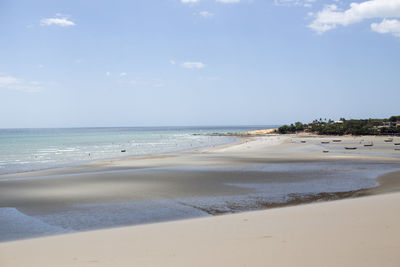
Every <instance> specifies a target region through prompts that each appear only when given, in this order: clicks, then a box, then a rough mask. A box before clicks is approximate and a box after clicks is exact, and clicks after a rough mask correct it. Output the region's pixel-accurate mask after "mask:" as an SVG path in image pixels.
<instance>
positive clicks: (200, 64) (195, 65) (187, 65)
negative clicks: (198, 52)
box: [181, 62, 206, 69]
mask: <svg viewBox="0 0 400 267" xmlns="http://www.w3.org/2000/svg"><path fill="white" fill-rule="evenodd" d="M181 66H182V67H183V68H185V69H202V68H204V67H205V66H206V65H205V64H204V63H203V62H183V63H182V65H181Z"/></svg>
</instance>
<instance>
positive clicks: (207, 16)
mask: <svg viewBox="0 0 400 267" xmlns="http://www.w3.org/2000/svg"><path fill="white" fill-rule="evenodd" d="M199 15H200V16H202V17H203V18H212V17H214V15H215V14H214V13H211V12H208V11H200V12H199Z"/></svg>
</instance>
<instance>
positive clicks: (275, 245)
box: [0, 135, 400, 266]
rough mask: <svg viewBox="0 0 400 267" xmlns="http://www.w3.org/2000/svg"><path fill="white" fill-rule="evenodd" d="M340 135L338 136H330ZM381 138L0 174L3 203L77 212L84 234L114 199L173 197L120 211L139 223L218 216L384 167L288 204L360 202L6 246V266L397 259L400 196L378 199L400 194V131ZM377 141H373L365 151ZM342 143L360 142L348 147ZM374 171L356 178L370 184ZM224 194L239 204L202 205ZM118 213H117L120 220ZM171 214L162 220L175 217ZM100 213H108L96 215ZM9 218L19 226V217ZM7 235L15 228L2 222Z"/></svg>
mask: <svg viewBox="0 0 400 267" xmlns="http://www.w3.org/2000/svg"><path fill="white" fill-rule="evenodd" d="M337 139H340V140H341V142H333V140H337ZM384 139H385V138H384V137H373V136H372V137H371V136H369V137H330V136H325V137H321V136H299V135H286V136H279V135H275V136H274V135H271V136H265V137H251V138H245V139H242V141H241V143H240V144H237V145H230V146H224V147H216V148H207V149H202V150H197V151H189V152H184V153H179V154H173V155H162V156H153V157H146V158H140V159H117V160H107V161H101V162H95V163H93V164H89V165H85V166H77V167H70V168H63V169H53V170H43V171H37V172H30V173H22V174H13V175H3V176H0V208H8V207H12V208H15V209H16V210H18V211H19V212H22V213H23V214H25V215H27V216H33V217H35V218H40V219H41V220H44V221H46V219H49V218H52V216H53V215H54V214H60V212H61V213H62V216H59V217H57V218H58V219H59V220H62V221H61V222H60V221H55V220H54V218H53V219H52V220H50V223H52V224H57V223H58V224H59V225H63V223H64V224H66V225H67V226H68V225H69V223H70V222H69V221H68V220H69V219H70V218H71V216H70V215H71V214H74V212H77V211H81V212H82V213H81V214H82V220H83V221H85V222H86V223H87V224H88V226H87V228H85V227H86V226H85V227H83V228H81V229H80V230H82V229H83V230H84V229H92V228H93V227H92V222H97V221H99V219H98V217H94V218H95V220H94V221H91V219H93V218H91V217H85V216H86V213H88V211H89V213H90V212H91V210H95V208H99V207H101V209H100V214H101V213H102V211H106V212H110V211H113V210H114V209H117V210H118V209H120V208H121V207H120V206H118V205H120V204H119V203H133V204H135V205H136V204H137V203H153V204H154V203H156V204H157V203H166V202H167V203H170V204H171V203H172V204H173V205H176V206H173V208H172V209H171V210H168V209H166V207H167V206H168V205H170V204H167V206H162V205H161V207H158V208H159V209H158V210H153V206H149V207H151V208H150V209H147V210H144V209H139V210H124V209H122V211H123V212H124V213H125V214H128V213H129V214H130V213H132V214H134V215H135V216H134V217H135V218H136V217H137V216H139V215H141V214H142V213H143V212H151V211H154V212H155V213H157V214H158V213H163V212H164V213H166V214H167V215H168V213H173V212H176V210H179V209H181V208H182V212H183V213H185V212H186V213H189V214H191V215H190V216H189V217H193V216H202V215H201V214H197V213H196V212H200V213H201V212H203V213H204V212H205V213H208V214H219V213H224V212H236V211H243V210H251V209H259V208H262V207H276V206H280V204H276V203H275V202H269V200H265V199H261V200H258V199H257V200H256V202H255V203H256V204H257V205H258V206H254V203H247V202H246V200H247V198H248V196H249V195H251V196H252V197H253V198H254V196H257V194H256V193H257V190H261V189H260V188H262V187H263V186H264V187H265V188H267V189H268V188H269V187H271V186H272V185H274V186H276V185H280V186H282V184H287V185H288V186H289V187H290V188H291V190H292V189H293V188H292V187H293V185H299V186H300V187H299V188H295V191H296V190H300V189H301V190H303V189H302V188H304V187H306V188H307V187H308V186H315V184H318V182H321V181H322V185H324V184H325V183H326V184H327V185H328V186H329V188H331V187H332V186H333V188H334V189H335V188H339V189H340V185H341V182H339V183H336V184H335V183H332V181H342V180H343V181H346V179H348V178H349V177H353V176H354V177H356V178H357V177H358V176H357V175H359V176H360V175H361V176H362V175H367V176H368V175H369V176H371V177H372V178H374V177H376V176H378V175H379V174H382V173H387V174H384V175H382V176H380V178H379V179H378V181H379V183H380V184H381V185H380V186H379V187H376V188H373V189H362V190H353V191H350V192H340V193H339V194H336V193H335V190H333V191H332V190H331V191H330V192H331V193H329V194H324V193H321V194H320V195H306V196H305V197H304V195H302V194H298V195H299V196H300V197H299V198H296V197H297V195H296V196H295V197H294V202H291V203H289V204H299V203H307V202H310V201H315V200H326V199H336V198H338V197H339V198H342V197H353V196H367V197H364V198H359V199H351V200H341V201H334V202H330V203H321V204H310V205H303V206H296V207H289V208H278V209H271V210H266V211H256V212H248V213H242V214H235V215H226V216H217V217H211V218H201V219H191V220H182V221H176V222H167V223H159V224H148V225H139V226H133V227H127V228H117V229H111V230H100V231H93V232H85V233H77V234H68V235H61V236H54V237H42V238H38V239H31V240H23V241H14V242H4V243H0V266H88V265H94V264H97V265H99V266H204V265H213V266H221V265H224V266H225V265H233V266H265V265H271V266H338V265H344V266H377V265H378V264H379V265H382V266H399V265H400V260H399V256H398V255H399V254H398V253H396V252H398V251H399V248H400V247H399V242H398V239H399V238H400V235H399V227H400V223H399V216H400V209H399V205H398V203H399V200H400V195H399V193H392V194H389V195H387V194H386V195H380V196H371V195H375V194H382V193H389V192H398V191H399V189H400V172H394V171H396V170H400V151H396V150H394V144H393V143H394V142H398V141H400V138H397V139H399V140H397V139H396V138H395V139H396V140H394V142H393V143H387V142H384ZM371 142H372V143H373V144H374V145H373V146H372V147H370V146H364V144H370V143H371ZM346 146H352V147H356V148H357V149H355V150H346V149H345V147H346ZM324 151H329V152H324ZM388 172H391V173H389V174H388ZM354 177H353V178H354ZM353 178H352V179H353ZM372 178H369V179H367V180H365V179H361V180H355V181H358V182H364V181H366V182H371V181H372V182H374V181H375V180H374V179H372ZM340 179H342V180H340ZM352 179H348V180H349V181H352ZM357 179H358V178H357ZM248 185H252V186H253V187H252V186H248ZM254 185H256V186H257V187H256V188H254ZM355 185H357V184H355ZM355 185H352V186H353V187H354V186H355ZM319 186H321V184H320V185H319ZM335 186H336V187H335ZM346 186H347V187H349V185H346ZM350 187H351V186H350ZM350 187H349V188H350ZM278 188H279V190H284V189H285V188H284V187H278ZM301 190H300V191H301ZM300 191H299V192H300ZM339 191H340V190H339ZM266 192H267V191H266ZM296 192H297V191H296ZM301 192H302V191H301ZM332 192H333V194H332ZM264 193H265V192H264ZM254 194H255V195H254ZM220 198H223V199H224V201H223V203H226V201H227V200H226V199H225V198H228V202H229V201H231V202H232V203H230V204H229V205H228V210H227V207H225V206H224V207H221V206H217V207H215V205H214V206H213V205H210V203H208V204H207V203H206V204H204V203H203V202H204V199H211V200H212V201H216V200H218V199H220ZM177 199H179V201H177ZM193 199H200V200H201V201H200V202H193ZM146 201H147V202H146ZM243 202H245V204H243ZM104 203H107V205H111V206H108V210H107V209H105V208H104V207H103V206H101V205H103V204H104ZM199 203H200V204H199ZM214 204H215V203H214ZM157 205H158V204H157ZM163 205H164V204H163ZM202 205H203V206H202ZM82 207H86V209H87V210H82ZM88 207H89V208H88ZM134 212H138V214H137V215H136V214H135V213H134ZM154 212H153V214H150V216H154ZM191 212H192V213H191ZM76 214H78V215H79V214H80V213H79V212H78V213H76ZM110 214H111V215H112V213H110ZM157 214H156V215H157ZM120 215H121V213H115V215H114V216H111V217H112V219H118V218H119V217H120ZM167 215H166V217H163V218H161V219H160V220H161V221H162V220H165V219H168V216H167ZM57 216H58V215H57ZM79 216H81V215H79ZM79 216H78V217H79ZM146 216H147V215H146ZM185 216H186V215H185ZM185 216H183V217H182V218H185ZM53 217H54V216H53ZM72 217H73V216H72ZM179 218H180V217H179V216H176V217H172V218H170V219H179ZM186 218H187V216H186ZM1 219H2V218H0V221H1ZM3 219H4V218H3ZM104 219H107V220H108V219H110V218H101V220H100V221H102V220H104ZM64 221H65V222H64ZM154 221H157V220H154ZM126 222H129V223H128V224H136V223H137V221H129V218H128V219H127V220H125V221H121V223H120V224H118V223H115V222H114V221H112V222H111V223H110V225H107V224H104V225H102V226H100V228H104V227H110V226H117V225H127V223H126ZM143 222H146V220H143ZM8 223H9V224H11V226H13V225H12V224H13V222H8ZM91 227H92V228H91ZM2 228H3V229H2ZM94 228H96V227H94ZM18 229H19V228H18ZM21 229H22V228H21ZM1 230H4V231H7V230H8V228H7V227H5V226H4V225H3V226H1V227H0V232H1ZM4 231H3V233H6V232H4ZM18 231H19V230H18ZM28 231H29V229H28ZM28 237H30V236H29V235H26V236H25V238H28ZM10 240H12V239H10ZM268 263H270V264H268Z"/></svg>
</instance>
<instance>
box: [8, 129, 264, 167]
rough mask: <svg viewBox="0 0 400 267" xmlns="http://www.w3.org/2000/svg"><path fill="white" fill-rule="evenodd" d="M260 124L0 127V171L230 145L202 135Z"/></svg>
mask: <svg viewBox="0 0 400 267" xmlns="http://www.w3.org/2000/svg"><path fill="white" fill-rule="evenodd" d="M260 128H270V126H259V127H251V126H249V127H240V126H238V127H120V128H64V129H0V174H5V173H16V172H24V171H30V170H38V169H45V168H53V167H61V166H71V165H77V164H81V163H84V162H88V161H93V160H100V159H109V158H120V157H138V156H144V155H154V154H164V153H172V152H177V151H184V150H190V149H195V148H200V147H208V146H215V145H223V144H229V143H233V142H235V141H236V139H234V138H231V137H226V136H206V135H201V134H209V133H226V132H243V131H250V130H254V129H260ZM194 134H196V135H194ZM199 134H200V135H199ZM122 150H125V152H121V151H122Z"/></svg>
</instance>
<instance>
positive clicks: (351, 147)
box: [344, 146, 357, 150]
mask: <svg viewBox="0 0 400 267" xmlns="http://www.w3.org/2000/svg"><path fill="white" fill-rule="evenodd" d="M344 148H345V149H347V150H354V149H357V147H355V146H345V147H344Z"/></svg>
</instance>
